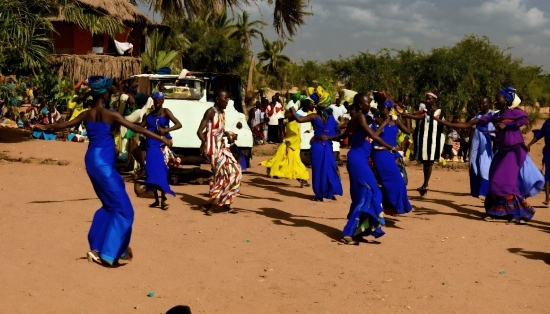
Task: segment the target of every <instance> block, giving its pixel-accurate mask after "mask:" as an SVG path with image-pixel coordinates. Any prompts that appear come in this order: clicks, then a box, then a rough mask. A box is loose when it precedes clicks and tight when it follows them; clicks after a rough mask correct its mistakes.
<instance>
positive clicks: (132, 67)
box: [50, 0, 154, 80]
mask: <svg viewBox="0 0 550 314" xmlns="http://www.w3.org/2000/svg"><path fill="white" fill-rule="evenodd" d="M78 2H79V4H80V5H82V6H83V7H84V8H85V9H86V10H87V11H88V12H91V13H92V14H97V15H108V16H110V17H112V18H114V19H115V20H116V21H118V22H119V23H120V25H121V26H123V28H124V31H123V32H122V33H119V34H116V35H115V36H114V37H111V36H109V35H108V34H107V33H103V34H93V33H92V32H91V31H90V30H87V29H82V28H80V27H79V26H78V25H75V24H73V23H69V22H68V21H67V20H66V18H65V17H64V16H62V15H60V16H56V17H52V18H50V21H51V22H52V24H53V26H54V28H55V31H56V32H55V33H53V34H52V37H53V45H54V56H53V57H52V65H53V67H54V71H55V72H57V73H58V74H59V75H60V76H66V77H70V78H74V79H77V80H81V79H83V78H85V77H87V76H89V75H95V74H98V75H107V76H110V77H113V78H126V77H128V76H131V75H134V74H139V73H140V72H141V59H140V58H139V57H140V55H141V53H142V52H144V51H145V40H146V35H147V28H148V27H154V26H153V25H154V24H153V22H152V21H151V20H149V19H148V18H147V16H145V15H144V14H142V13H141V12H139V10H138V9H137V8H136V7H135V6H134V5H132V4H131V3H129V2H128V0H78ZM120 43H127V44H131V45H132V49H129V50H125V51H124V52H123V53H122V54H121V49H120ZM117 45H119V46H118V47H119V49H117ZM128 46H129V45H126V47H128Z"/></svg>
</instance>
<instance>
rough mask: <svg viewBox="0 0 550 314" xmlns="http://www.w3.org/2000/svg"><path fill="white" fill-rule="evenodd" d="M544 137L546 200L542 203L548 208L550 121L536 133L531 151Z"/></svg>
mask: <svg viewBox="0 0 550 314" xmlns="http://www.w3.org/2000/svg"><path fill="white" fill-rule="evenodd" d="M543 137H544V148H543V149H542V162H543V163H544V182H545V183H544V192H545V194H546V199H545V200H544V202H542V203H543V204H544V205H546V206H548V205H549V204H550V119H546V121H545V122H544V124H543V125H542V128H541V129H540V130H538V131H537V132H536V133H535V137H533V140H531V142H530V143H529V145H527V149H528V150H529V151H531V146H532V145H533V144H535V143H536V142H538V141H539V140H540V139H541V138H543Z"/></svg>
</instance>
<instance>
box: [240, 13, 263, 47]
mask: <svg viewBox="0 0 550 314" xmlns="http://www.w3.org/2000/svg"><path fill="white" fill-rule="evenodd" d="M249 17H250V16H249V15H248V12H246V11H243V13H242V15H241V14H239V15H237V24H235V28H236V30H235V33H233V36H232V37H233V38H238V39H239V40H240V41H241V42H242V43H243V46H246V48H248V50H250V49H251V46H252V38H258V36H260V37H261V36H262V32H261V31H260V29H263V28H264V26H267V23H266V22H264V21H259V20H256V21H252V22H249V21H248V18H249Z"/></svg>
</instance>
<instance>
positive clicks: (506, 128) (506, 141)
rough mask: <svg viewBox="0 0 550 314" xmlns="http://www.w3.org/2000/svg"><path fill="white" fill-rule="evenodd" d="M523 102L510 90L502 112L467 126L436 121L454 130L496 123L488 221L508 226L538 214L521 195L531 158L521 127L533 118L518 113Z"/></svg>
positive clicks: (504, 93) (502, 98)
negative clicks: (523, 170)
mask: <svg viewBox="0 0 550 314" xmlns="http://www.w3.org/2000/svg"><path fill="white" fill-rule="evenodd" d="M520 102H521V100H520V99H519V97H517V96H516V90H515V89H514V88H511V87H508V88H504V89H502V90H501V91H499V92H498V93H497V96H496V103H495V107H496V109H497V110H500V111H499V112H498V113H495V114H493V115H485V116H482V117H479V118H478V119H474V120H472V121H470V122H466V123H449V122H446V121H442V120H440V119H439V118H437V117H435V118H434V119H436V120H437V121H438V122H439V123H441V124H443V125H445V126H447V127H450V128H471V127H473V126H475V125H480V126H486V125H488V124H489V123H492V124H493V125H494V126H495V129H496V137H495V149H496V153H495V155H494V157H493V161H492V162H491V167H490V168H489V192H488V194H487V198H486V199H485V210H486V212H487V217H486V218H485V220H486V221H492V220H494V219H503V218H504V219H506V220H508V223H511V222H513V223H521V221H529V220H531V218H533V215H534V214H535V210H534V209H533V207H531V206H530V205H529V204H528V203H527V201H526V200H525V198H524V195H523V193H522V192H521V191H520V188H519V186H520V184H519V183H520V182H521V180H522V179H521V176H520V170H521V168H522V167H523V165H524V163H525V161H526V158H527V147H526V146H525V142H524V140H523V136H522V134H521V129H520V128H521V127H522V126H523V125H525V124H526V123H527V122H528V120H529V118H528V117H527V114H526V113H525V112H524V111H523V110H521V109H517V108H515V107H517V106H518V105H519V103H520Z"/></svg>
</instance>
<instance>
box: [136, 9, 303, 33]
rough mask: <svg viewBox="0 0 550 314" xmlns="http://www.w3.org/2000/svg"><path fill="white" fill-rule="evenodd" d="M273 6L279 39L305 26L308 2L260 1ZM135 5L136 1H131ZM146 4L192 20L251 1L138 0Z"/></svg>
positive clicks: (170, 14)
mask: <svg viewBox="0 0 550 314" xmlns="http://www.w3.org/2000/svg"><path fill="white" fill-rule="evenodd" d="M262 1H265V2H267V3H268V4H269V5H273V6H274V9H273V27H274V28H275V30H276V31H277V33H278V34H279V35H280V36H281V37H292V36H294V35H295V34H296V31H297V30H298V27H300V26H302V25H304V24H305V20H304V19H305V17H306V16H308V15H311V13H309V12H306V8H307V6H308V5H309V0H262ZM132 2H133V3H136V0H133V1H132ZM140 2H143V3H147V4H149V5H150V6H151V8H153V10H154V11H155V12H157V13H160V14H161V15H162V16H163V17H168V16H172V17H180V18H181V17H182V16H184V17H187V18H190V19H194V18H196V17H199V16H200V15H201V14H202V12H212V14H213V15H214V16H217V15H219V14H222V13H223V12H224V11H226V9H227V8H229V9H231V10H233V9H234V8H239V7H241V6H242V5H249V4H251V2H253V1H251V0H140Z"/></svg>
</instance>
